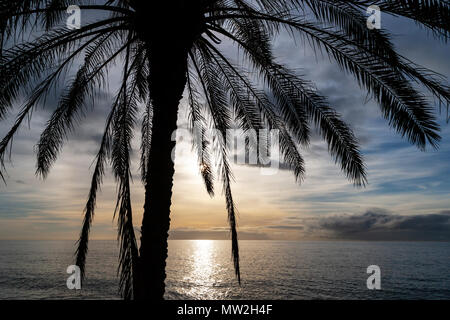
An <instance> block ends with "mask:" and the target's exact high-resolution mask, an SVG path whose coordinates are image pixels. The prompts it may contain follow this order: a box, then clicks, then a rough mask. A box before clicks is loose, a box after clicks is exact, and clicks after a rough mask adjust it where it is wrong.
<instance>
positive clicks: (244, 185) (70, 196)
mask: <svg viewBox="0 0 450 320" xmlns="http://www.w3.org/2000/svg"><path fill="white" fill-rule="evenodd" d="M382 28H385V29H386V30H388V31H389V32H390V33H391V34H392V35H393V39H394V44H395V46H396V48H397V49H398V51H399V52H400V53H402V54H404V55H406V56H407V57H408V58H410V59H411V60H412V61H414V62H415V63H418V64H420V65H422V66H425V67H428V68H430V69H433V70H435V71H437V72H439V73H441V74H443V75H445V76H449V75H450V63H449V61H448V57H449V56H450V46H449V45H448V44H444V43H440V42H439V41H437V40H434V39H433V38H432V36H431V35H429V34H428V33H427V31H424V30H421V29H420V28H418V27H417V26H416V25H414V24H413V23H411V22H409V21H406V20H404V19H399V18H396V19H394V18H390V17H387V16H385V15H382ZM273 46H274V52H275V55H276V56H277V59H278V60H277V61H279V62H282V63H286V64H287V65H289V66H290V67H291V68H293V69H295V70H297V71H298V72H300V73H301V74H302V75H305V77H307V78H308V79H310V80H312V81H314V82H315V84H316V86H317V88H318V89H319V91H320V92H321V93H322V94H324V95H325V96H327V97H328V100H329V102H330V104H331V105H333V106H335V107H336V110H337V111H338V112H339V113H341V114H342V116H343V119H344V120H345V121H347V122H348V123H349V124H350V125H351V127H352V128H353V130H354V131H355V133H356V136H357V137H358V139H359V141H360V143H361V149H362V153H363V155H364V158H365V161H366V166H367V170H368V181H369V184H368V185H367V186H366V187H365V188H356V187H354V186H353V184H352V183H351V182H349V181H348V180H347V179H346V178H345V176H344V175H343V174H342V173H341V172H340V170H339V167H338V166H336V165H335V164H334V162H333V161H332V159H331V158H330V156H329V154H328V152H327V147H326V145H325V144H324V143H323V142H322V141H320V139H318V138H317V137H315V138H313V139H312V143H311V145H310V146H309V147H308V148H306V149H302V150H301V152H302V154H303V155H304V158H305V160H306V176H305V179H304V181H303V182H302V183H301V185H300V184H298V183H296V181H295V179H294V176H293V174H292V173H290V172H289V171H286V170H279V171H278V173H277V174H275V175H262V174H261V173H260V169H259V168H254V167H249V166H243V165H233V171H234V177H235V181H234V183H233V184H232V190H233V194H234V198H235V201H236V204H237V208H238V212H239V215H238V232H239V238H240V239H281V240H329V239H338V240H447V241H448V240H450V200H449V199H450V175H449V173H450V161H449V160H450V135H449V133H450V124H447V123H446V121H445V120H446V119H445V116H446V114H445V112H444V113H442V114H441V115H440V117H439V119H440V120H439V122H440V123H441V125H442V132H441V135H442V141H441V144H440V148H439V150H431V149H428V150H427V151H426V152H421V151H419V150H418V149H417V148H416V147H414V146H411V145H410V144H409V143H408V142H407V141H405V140H404V139H402V138H401V137H400V136H399V135H398V134H396V133H395V132H394V130H393V129H392V128H390V127H389V126H388V124H387V122H386V121H385V120H384V119H382V117H381V113H380V110H379V107H378V106H377V105H376V103H375V102H374V101H370V100H369V101H367V99H366V93H365V92H364V91H363V90H361V89H360V88H359V87H358V85H357V83H356V81H355V80H354V79H353V78H352V77H351V76H349V75H347V74H345V73H343V72H342V71H341V70H340V69H339V68H338V67H337V66H336V65H334V64H333V63H331V62H330V61H329V59H328V58H327V57H326V56H321V55H319V56H315V55H314V54H313V51H312V50H311V48H310V47H309V45H308V43H304V42H302V41H297V42H294V41H292V39H291V38H289V37H288V36H287V35H286V34H281V35H280V36H278V37H277V38H276V39H274V42H273ZM222 49H223V50H224V52H225V53H230V54H231V53H232V52H233V49H232V47H231V44H230V43H226V42H225V43H224V44H223V45H222ZM120 75H121V71H120V65H118V66H117V67H115V68H113V69H112V70H111V72H110V78H111V86H110V87H111V89H110V90H109V91H106V92H104V93H103V95H102V98H100V99H98V100H97V101H96V103H95V106H94V109H93V110H92V111H91V112H90V113H89V115H88V117H86V118H85V119H84V120H83V121H82V122H81V123H80V124H79V127H78V128H77V130H76V131H75V132H74V133H73V134H72V135H71V137H70V139H69V141H68V142H67V143H66V144H65V147H64V149H63V152H62V154H61V156H60V158H59V159H58V161H57V162H56V164H55V165H54V167H53V169H52V171H51V173H50V175H49V176H48V178H47V179H46V180H45V181H43V180H41V179H40V178H37V177H36V176H35V162H36V159H35V152H34V146H35V145H36V143H37V140H38V137H39V135H40V133H41V132H42V129H43V127H44V125H45V123H46V121H47V120H48V118H49V116H50V114H51V111H52V110H53V109H54V108H55V105H56V102H57V100H56V98H53V99H52V98H50V99H48V100H47V103H46V104H45V105H42V106H40V108H39V110H38V111H37V112H35V113H34V115H33V118H32V120H31V122H30V125H29V127H28V126H24V127H23V128H22V129H21V130H20V133H19V135H18V136H17V137H16V138H15V139H14V144H13V148H12V154H11V156H12V157H11V160H12V162H11V163H7V173H8V175H7V185H4V184H0V239H30V240H32V239H71V240H75V239H77V237H78V234H79V231H80V228H81V222H82V218H83V216H82V213H83V208H84V206H85V202H86V200H87V194H88V191H89V190H88V188H89V185H90V176H91V174H92V171H93V168H92V167H91V165H92V162H93V160H94V158H95V154H96V152H97V148H98V146H99V139H100V137H101V135H102V130H103V128H104V124H105V119H106V114H107V110H108V108H109V107H110V105H111V104H110V100H111V97H113V96H114V94H115V92H114V83H115V82H117V79H118V78H119V77H120ZM185 106H186V101H185V100H183V101H182V103H181V111H180V114H179V119H178V124H179V127H180V128H181V127H184V126H185V124H186V113H185V112H184V110H185ZM16 110H17V109H16ZM14 115H15V114H14V113H12V114H11V116H10V117H8V119H7V120H5V121H2V122H0V136H4V134H5V133H6V132H7V130H8V128H9V127H10V126H11V124H12V122H13V120H14ZM133 148H134V154H133V159H134V160H133V164H132V172H133V176H134V182H133V192H132V199H133V219H134V225H135V227H136V232H137V237H139V227H140V222H141V219H142V211H143V209H142V206H143V202H144V197H143V195H144V194H143V188H142V185H141V182H140V178H139V167H138V165H139V160H138V159H139V152H138V151H139V139H138V136H137V137H136V139H135V141H134V142H133ZM220 189H221V186H220V184H218V183H216V190H217V191H219V192H216V196H215V197H214V198H210V197H209V196H208V194H207V192H206V190H205V188H204V186H203V182H202V180H201V177H200V175H199V168H198V165H197V164H196V156H195V154H194V153H193V152H191V150H190V147H189V145H188V144H187V143H186V142H182V141H180V142H179V143H178V144H177V157H176V161H175V177H174V188H173V199H172V208H171V211H172V213H171V232H170V239H228V238H229V233H228V224H227V214H226V208H225V200H224V198H223V196H222V195H221V193H220ZM116 191H117V190H116V186H115V182H114V180H113V178H112V175H111V172H107V176H106V177H105V179H104V184H103V186H102V192H101V194H100V196H99V199H98V204H97V210H96V215H95V218H94V223H93V227H92V230H91V239H115V238H116V232H117V225H116V221H114V220H113V211H114V206H115V198H116Z"/></svg>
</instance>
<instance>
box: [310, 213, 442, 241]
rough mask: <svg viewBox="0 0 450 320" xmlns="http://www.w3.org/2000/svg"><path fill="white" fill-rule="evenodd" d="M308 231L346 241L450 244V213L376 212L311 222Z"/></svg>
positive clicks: (332, 217)
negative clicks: (448, 242)
mask: <svg viewBox="0 0 450 320" xmlns="http://www.w3.org/2000/svg"><path fill="white" fill-rule="evenodd" d="M308 231H309V232H310V233H311V234H313V233H317V234H320V235H321V236H322V237H325V238H337V239H342V240H386V241H450V211H442V212H440V213H431V214H420V215H411V216H403V215H396V214H391V213H389V212H388V211H386V210H383V209H372V210H368V211H366V212H365V213H364V214H362V215H335V216H329V217H323V218H320V219H317V220H316V221H314V220H310V222H309V229H308Z"/></svg>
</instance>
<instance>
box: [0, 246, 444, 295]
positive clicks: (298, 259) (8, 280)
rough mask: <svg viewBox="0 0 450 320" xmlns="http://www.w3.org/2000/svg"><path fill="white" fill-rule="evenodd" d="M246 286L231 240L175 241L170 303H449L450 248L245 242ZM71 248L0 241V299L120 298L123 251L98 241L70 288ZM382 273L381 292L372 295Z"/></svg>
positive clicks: (169, 271)
mask: <svg viewBox="0 0 450 320" xmlns="http://www.w3.org/2000/svg"><path fill="white" fill-rule="evenodd" d="M240 245H241V257H242V258H241V267H242V278H243V283H242V286H241V287H239V286H238V285H237V283H236V280H235V278H234V275H233V270H232V263H231V257H230V244H229V242H228V241H209V240H203V241H202V240H193V241H170V244H169V260H168V267H167V274H168V279H167V294H166V298H168V299H450V272H449V270H450V243H437V242H289V241H241V242H240ZM73 251H74V243H73V242H71V241H0V299H118V298H119V296H118V295H117V277H116V270H117V245H116V242H115V241H92V242H91V243H90V252H89V256H88V266H87V281H86V283H85V285H84V287H83V289H82V290H81V291H75V290H74V291H72V290H68V289H67V288H66V279H67V277H68V275H67V274H66V273H65V271H66V268H67V266H68V265H70V264H72V262H73V260H72V257H73V256H72V255H73ZM372 264H375V265H378V266H380V268H381V276H382V280H381V286H382V290H380V291H372V290H368V289H367V288H366V279H367V277H368V275H367V274H366V268H367V266H369V265H372Z"/></svg>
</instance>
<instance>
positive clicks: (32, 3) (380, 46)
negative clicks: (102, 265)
mask: <svg viewBox="0 0 450 320" xmlns="http://www.w3.org/2000/svg"><path fill="white" fill-rule="evenodd" d="M71 2H72V1H67V0H51V1H44V0H22V1H9V0H8V1H6V0H0V8H1V13H0V30H1V32H0V34H1V37H2V38H1V46H0V52H1V69H0V70H1V71H0V91H1V94H0V120H1V119H4V118H5V117H6V115H7V113H8V112H9V111H10V109H13V107H14V106H16V103H15V102H16V101H17V99H18V98H19V96H20V95H21V94H23V93H24V92H27V93H28V94H29V95H28V98H27V100H26V102H25V103H24V104H23V105H22V106H21V109H20V110H19V112H18V115H17V118H16V121H15V123H14V125H13V126H12V128H11V129H10V131H9V132H8V133H7V135H6V136H5V137H4V138H3V140H1V142H0V161H1V167H0V168H1V169H2V170H3V171H0V176H1V177H2V178H3V179H4V174H5V171H4V170H5V167H4V162H5V155H6V154H7V150H8V149H9V147H10V146H11V144H12V140H13V137H14V136H15V134H16V133H17V131H18V129H19V127H20V126H21V125H22V123H23V122H24V120H25V119H26V118H28V117H29V116H31V114H32V112H33V110H34V109H35V107H36V105H37V104H38V103H43V102H45V98H46V96H47V95H48V94H49V93H50V92H51V91H52V88H54V87H55V85H56V83H57V82H58V80H59V79H60V78H64V77H65V75H66V74H67V72H68V70H70V66H71V64H72V63H73V61H74V60H75V59H77V57H80V56H82V57H84V60H83V62H82V63H81V64H79V66H77V73H76V75H75V77H74V78H73V79H71V83H70V85H68V86H67V88H66V89H65V90H64V91H63V92H62V93H61V96H60V100H59V103H58V105H57V108H56V109H55V111H54V112H53V114H52V115H51V118H50V119H49V120H48V123H47V126H46V128H45V130H44V131H43V132H42V135H41V137H40V139H39V142H38V144H37V148H36V151H37V170H36V173H37V175H39V176H41V177H43V178H45V177H46V176H47V174H48V172H49V170H50V168H51V166H52V164H53V163H54V161H55V160H56V158H57V157H58V155H59V152H60V150H61V148H62V146H63V144H64V142H65V140H66V138H67V135H68V133H69V132H71V131H72V130H74V128H75V126H76V124H77V121H78V120H79V119H81V118H82V117H83V116H84V114H85V112H86V111H87V110H86V109H85V106H86V104H87V101H88V100H89V99H90V98H95V93H96V92H97V90H98V88H99V87H102V86H103V85H105V84H106V83H107V80H108V73H107V70H108V68H110V67H111V65H113V64H114V62H115V61H117V60H119V61H121V62H122V61H123V75H122V80H121V85H120V89H119V90H118V93H117V95H116V96H115V100H114V101H113V103H112V105H111V109H110V112H109V115H108V116H107V121H106V127H105V131H104V135H103V138H102V140H101V142H100V149H99V151H98V154H97V157H96V162H95V169H94V172H93V177H92V182H91V187H90V192H89V197H88V201H87V204H86V207H85V210H84V215H85V216H84V221H83V226H82V231H81V234H80V239H79V241H78V242H77V245H78V247H77V251H76V264H77V265H78V266H79V267H80V268H81V271H82V275H83V277H84V273H85V261H86V254H87V251H88V236H89V230H90V226H91V223H92V221H93V217H94V211H95V207H96V197H97V191H98V189H99V188H100V185H101V183H102V177H103V175H104V172H105V166H106V164H107V161H108V160H110V161H111V166H112V171H113V173H114V177H115V179H116V181H117V184H118V195H117V206H116V211H115V214H116V215H117V218H118V239H119V246H120V258H119V271H120V292H121V294H122V296H123V297H124V298H125V299H131V298H134V299H162V298H163V295H164V292H165V284H164V280H165V277H166V274H165V264H166V258H167V238H168V231H169V224H170V217H169V216H170V205H171V195H172V181H173V175H174V164H173V162H172V160H171V152H172V149H173V148H174V146H175V142H173V141H172V139H171V135H172V132H173V131H174V130H175V129H176V127H177V125H176V121H177V114H178V108H179V104H180V100H181V99H182V97H183V94H185V95H186V97H187V99H188V101H189V111H190V120H191V123H192V124H194V123H195V124H196V125H197V126H199V125H200V128H201V130H202V132H203V131H204V130H206V129H207V128H209V127H211V126H212V127H214V128H216V129H217V130H218V132H219V133H220V134H219V137H220V138H221V139H218V141H216V144H215V145H214V148H212V147H211V144H210V143H206V142H205V143H203V142H197V143H196V147H197V148H198V151H199V152H198V154H199V166H200V168H201V170H200V172H201V175H202V177H203V179H204V182H205V185H206V188H207V191H208V193H209V194H210V195H213V194H214V179H215V174H214V172H213V171H214V170H212V165H211V158H212V157H217V159H218V160H219V163H220V166H219V171H218V176H219V179H220V180H221V181H222V183H223V190H224V194H225V199H226V208H227V212H228V220H229V224H230V230H231V240H232V256H233V261H234V267H235V273H236V276H237V279H238V281H239V282H240V271H239V250H238V237H237V232H236V217H235V204H234V202H233V196H232V192H231V186H230V182H231V180H232V175H231V171H230V164H229V162H228V161H229V160H228V156H227V152H228V150H227V147H226V144H225V143H224V141H225V134H226V130H227V129H228V128H230V127H231V126H232V124H233V123H237V124H238V125H239V126H240V127H241V128H243V129H244V130H253V129H255V130H258V129H262V128H270V129H277V130H279V139H280V150H281V154H282V156H283V158H284V162H285V163H286V165H287V166H288V167H289V168H290V169H291V170H292V171H293V173H294V174H295V177H296V178H297V180H299V181H301V179H302V177H303V174H304V161H303V158H302V155H301V153H300V148H301V147H302V146H306V145H308V143H309V139H310V134H311V127H312V126H314V127H316V128H317V129H318V130H319V132H320V134H321V136H322V138H323V139H324V140H325V141H326V142H327V143H328V148H329V152H330V154H331V156H332V157H333V158H334V159H335V161H336V162H337V163H339V165H340V167H341V169H342V171H343V172H344V173H345V174H346V175H347V177H348V178H349V179H350V180H351V181H352V182H354V183H355V184H356V185H357V186H363V185H364V184H365V183H366V175H365V167H364V162H363V158H362V156H361V154H360V151H359V148H358V142H357V139H356V138H355V136H354V134H353V132H352V130H351V129H350V128H349V126H348V125H347V124H346V123H344V122H343V121H342V120H341V119H340V116H339V115H338V113H337V112H336V111H335V110H334V109H333V107H332V106H331V105H330V104H329V103H328V102H327V99H326V98H325V97H324V96H322V95H321V94H320V93H319V92H318V91H317V90H316V89H315V88H314V86H313V84H312V83H310V82H309V81H307V80H305V79H303V78H301V77H300V76H298V75H297V74H296V73H295V72H293V71H292V70H290V69H289V68H287V67H286V66H284V65H283V64H281V63H278V62H277V61H276V59H275V57H274V55H273V52H272V48H271V39H273V37H276V36H277V35H278V34H279V33H280V32H282V31H287V32H288V33H289V34H290V35H291V36H292V37H294V36H302V37H304V38H305V39H306V40H308V42H309V43H310V44H312V45H313V46H314V48H316V49H318V50H322V51H325V52H326V53H327V54H328V56H329V57H330V59H332V60H333V61H335V62H336V63H337V64H338V65H339V66H340V67H341V68H342V70H344V71H345V72H347V73H349V74H351V75H353V76H354V77H355V78H356V80H357V82H358V84H359V85H360V86H361V88H363V89H365V90H367V92H368V94H369V95H370V96H371V97H372V98H373V99H374V100H375V101H377V102H378V104H379V105H380V108H381V110H382V114H383V116H384V117H385V118H386V119H387V120H388V122H389V124H390V125H391V126H392V127H393V128H395V129H396V130H397V131H398V132H399V133H400V134H401V135H402V136H404V137H406V138H407V139H408V140H409V141H410V142H411V143H412V144H414V145H416V146H417V147H418V148H419V149H421V150H424V149H425V147H426V146H427V145H430V146H432V147H435V148H436V147H437V146H438V142H439V139H440V136H439V134H438V132H439V126H438V124H437V123H436V121H435V109H434V107H433V105H432V104H431V103H430V102H429V101H428V99H426V97H425V96H424V94H423V93H422V92H421V91H419V90H418V89H417V86H416V85H415V83H418V84H420V85H423V88H425V89H424V90H426V91H427V92H429V93H431V96H433V97H434V98H435V99H437V100H438V101H439V103H443V104H445V105H447V106H448V103H449V102H450V91H449V87H448V86H447V85H446V84H445V83H444V79H443V78H442V77H441V76H440V75H438V74H436V73H434V72H432V71H430V70H427V69H425V68H423V67H420V66H418V65H416V64H414V63H413V62H412V61H410V60H408V59H407V58H406V57H404V56H402V55H400V54H398V53H397V52H396V51H395V49H394V46H393V44H392V42H391V40H390V37H389V34H388V33H386V32H385V31H383V30H377V29H374V30H370V29H369V28H368V27H367V17H366V15H365V12H366V9H367V7H368V6H369V5H372V4H374V3H375V4H377V5H378V6H379V7H380V8H381V10H382V12H383V13H384V14H390V15H395V16H402V17H405V18H407V19H411V20H413V21H415V22H416V23H417V24H418V25H420V26H421V27H423V28H426V29H428V30H429V31H431V33H432V34H433V36H434V37H436V38H437V39H438V40H443V41H446V40H447V39H448V38H449V34H450V33H449V32H450V25H449V21H450V5H449V3H448V2H447V1H437V0H434V1H416V0H414V1H413V0H410V1H408V0H403V1H358V0H354V1H329V0H304V1H300V0H253V1H252V0H197V1H192V0H190V1H188V0H174V1H136V0H107V1H77V2H78V5H79V7H80V9H81V10H82V11H83V12H85V11H89V10H92V11H94V10H96V11H98V12H102V13H106V15H103V16H102V17H101V18H98V19H97V20H96V21H94V22H89V23H85V24H82V25H81V27H80V28H79V29H68V28H67V27H66V26H65V20H66V19H67V14H66V9H67V7H68V6H69V5H70V4H72V3H71ZM42 30H43V32H42ZM33 31H40V32H41V34H40V35H39V36H37V37H36V38H35V39H32V40H31V41H28V40H25V39H27V38H29V37H28V35H29V34H31V32H33ZM24 35H27V36H26V37H24ZM224 39H228V40H231V42H232V43H233V45H234V46H236V47H238V48H239V49H240V50H241V52H243V54H244V55H245V57H246V65H245V66H246V67H250V68H251V69H252V70H254V71H255V72H252V73H249V72H246V71H245V70H244V68H243V67H244V66H243V65H242V64H240V63H236V62H234V61H233V60H231V59H229V58H228V57H226V54H225V53H224V52H223V50H221V47H220V43H221V42H222V41H223V40H224ZM261 80H262V81H261ZM261 83H263V85H261ZM139 125H140V128H141V131H142V137H141V141H142V143H141V175H142V181H143V184H144V186H145V204H144V215H143V221H142V228H141V239H140V240H141V242H140V248H139V249H138V246H137V241H136V238H135V234H134V229H133V222H132V207H131V199H130V179H131V172H130V153H131V141H132V139H133V129H134V128H136V127H137V126H139ZM212 149H214V150H212Z"/></svg>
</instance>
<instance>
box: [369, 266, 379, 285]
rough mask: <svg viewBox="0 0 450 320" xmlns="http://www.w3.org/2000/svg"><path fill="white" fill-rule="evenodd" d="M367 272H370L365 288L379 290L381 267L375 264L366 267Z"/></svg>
mask: <svg viewBox="0 0 450 320" xmlns="http://www.w3.org/2000/svg"><path fill="white" fill-rule="evenodd" d="M367 273H368V274H370V276H369V278H367V283H366V284H367V289H369V290H381V269H380V267H379V266H377V265H371V266H368V267H367Z"/></svg>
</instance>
